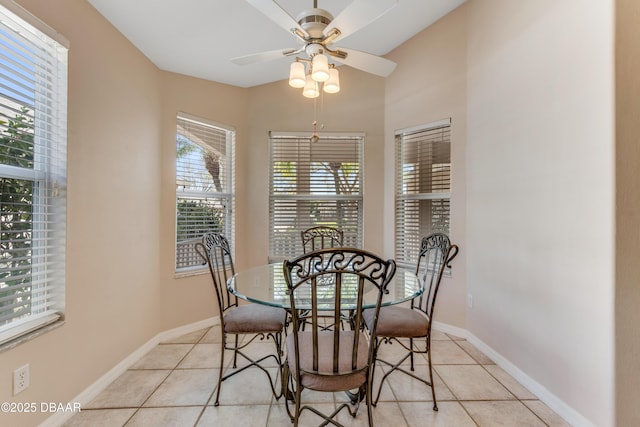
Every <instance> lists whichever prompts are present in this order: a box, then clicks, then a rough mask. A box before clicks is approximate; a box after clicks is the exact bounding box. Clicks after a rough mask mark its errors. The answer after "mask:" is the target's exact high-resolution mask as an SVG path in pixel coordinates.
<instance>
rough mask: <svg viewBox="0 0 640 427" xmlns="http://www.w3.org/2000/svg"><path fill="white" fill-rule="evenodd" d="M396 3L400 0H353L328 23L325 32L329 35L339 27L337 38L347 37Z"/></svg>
mask: <svg viewBox="0 0 640 427" xmlns="http://www.w3.org/2000/svg"><path fill="white" fill-rule="evenodd" d="M396 4H398V0H353V3H351V4H350V5H349V6H347V7H346V8H344V10H343V11H342V12H340V14H339V15H338V16H336V17H335V18H334V20H333V21H331V23H330V24H329V25H327V28H325V29H324V31H323V34H324V35H325V36H327V35H329V34H330V33H331V31H332V30H333V29H334V28H337V29H338V30H340V36H339V37H337V38H345V37H347V36H349V35H351V34H353V33H355V32H356V31H358V30H359V29H360V28H362V27H365V26H367V25H368V24H370V23H371V22H373V21H375V20H376V19H378V18H379V17H381V16H382V15H384V14H385V13H386V12H387V11H388V10H389V9H391V8H393V7H394V6H395V5H396ZM337 38H336V39H337ZM334 41H335V40H334Z"/></svg>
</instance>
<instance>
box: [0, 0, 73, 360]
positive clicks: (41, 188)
mask: <svg viewBox="0 0 640 427" xmlns="http://www.w3.org/2000/svg"><path fill="white" fill-rule="evenodd" d="M0 14H1V15H2V23H3V25H4V28H3V30H2V31H3V36H2V37H3V38H4V40H5V42H4V43H3V44H2V49H3V52H5V53H4V54H3V57H4V58H5V68H4V69H3V71H2V82H3V85H4V88H3V89H2V92H3V94H2V95H0V98H1V100H0V107H1V110H2V111H1V113H0V115H1V116H2V117H1V118H2V121H3V123H2V129H3V132H5V131H6V130H8V129H9V128H10V127H11V126H15V124H13V125H12V124H11V122H12V121H13V122H14V123H20V122H21V121H22V120H23V119H24V117H26V118H27V122H21V123H22V124H27V125H28V126H31V125H32V126H33V131H32V132H28V131H27V132H26V133H22V134H20V133H18V134H16V135H19V137H20V138H21V139H22V141H21V142H23V143H24V142H25V141H28V140H26V139H23V138H22V137H23V136H25V135H29V136H30V138H32V141H30V142H28V144H33V147H32V150H33V153H32V154H33V159H32V164H30V165H26V166H25V165H22V166H20V165H11V164H6V163H3V164H0V179H2V180H8V181H10V180H15V181H20V180H22V181H30V182H32V183H33V184H32V185H33V187H32V190H31V193H30V195H29V196H30V200H29V201H28V202H26V203H25V202H24V201H22V203H25V204H24V206H28V208H26V210H25V212H26V215H27V217H30V218H31V219H30V220H29V219H25V218H23V219H21V220H18V221H17V222H14V220H13V219H12V218H9V217H10V216H11V217H12V216H13V215H14V214H13V213H11V212H12V211H7V214H6V216H5V217H3V220H4V221H6V222H5V224H13V223H21V224H29V228H27V234H28V235H29V237H24V238H23V239H21V240H20V242H23V243H25V246H24V247H23V249H22V250H21V251H22V252H24V253H26V255H23V258H22V259H23V260H28V262H27V264H25V267H20V269H21V270H22V269H24V268H27V267H26V266H28V273H26V274H28V278H29V280H28V281H26V282H23V283H20V285H19V287H20V288H23V289H28V290H25V291H22V292H19V293H15V292H14V293H13V295H12V296H13V299H12V300H5V302H11V301H13V303H12V304H11V305H12V306H13V307H14V308H13V309H10V310H12V311H13V315H11V314H10V313H9V311H3V312H2V313H3V319H5V320H6V323H4V321H3V324H2V325H0V349H4V348H10V347H12V346H13V345H16V344H18V343H20V342H22V341H25V340H28V339H30V338H32V337H35V336H37V335H39V334H40V333H41V332H43V331H45V330H47V328H52V327H55V325H52V324H55V323H56V322H57V323H58V324H61V322H62V321H63V320H64V311H65V298H64V294H65V282H66V271H65V270H66V259H65V256H66V201H67V199H66V176H67V169H66V161H67V159H66V157H67V155H66V153H67V151H66V149H67V90H68V80H67V79H68V50H69V42H68V41H67V40H66V39H65V38H64V37H63V36H61V35H60V34H59V33H57V32H56V31H55V30H53V29H52V28H50V27H48V26H47V25H46V24H44V23H43V22H42V21H40V20H39V19H38V18H36V17H34V16H33V15H31V14H30V13H29V12H27V11H26V10H24V9H23V8H22V7H20V6H19V5H17V4H15V3H13V2H10V1H5V0H0ZM9 46H13V47H9ZM20 55H22V58H21V59H18V58H20ZM11 58H13V59H11ZM30 66H32V67H33V68H32V69H31V68H29V67H30ZM20 69H21V70H22V72H20V71H19V70H20ZM19 74H21V76H22V77H17V76H18V75H19ZM14 76H16V77H14ZM22 78H25V79H29V78H31V79H32V80H31V82H28V80H22V81H21V79H22ZM31 85H33V88H31ZM31 90H33V93H31ZM12 93H14V94H16V95H14V96H12ZM31 114H32V116H31ZM19 117H21V118H19ZM5 118H6V120H5ZM30 120H32V122H30ZM14 129H17V128H14ZM5 135H8V134H5ZM11 138H13V137H11ZM5 147H10V145H6V146H5ZM8 156H10V155H9V154H8ZM6 159H7V160H10V157H7V158H6ZM10 205H11V202H7V204H6V205H5V206H7V207H9V206H10ZM4 230H10V229H9V228H7V229H4ZM7 233H12V231H7ZM16 242H17V241H16ZM12 246H13V245H12ZM16 251H18V249H15V248H9V249H6V251H5V252H4V253H3V254H2V259H3V260H11V259H13V258H15V253H14V254H12V252H16ZM16 253H17V252H16ZM10 264H11V261H6V265H5V267H4V269H3V270H2V271H4V273H9V274H10V272H11V270H14V268H15V267H11V266H10ZM0 268H2V266H1V264H0ZM3 277H4V278H5V279H6V280H7V281H11V280H15V277H13V276H11V275H7V276H4V275H3ZM23 278H24V276H23ZM5 279H2V280H3V282H2V283H0V286H2V285H4V286H2V289H6V288H9V286H13V285H8V284H7V283H6V281H4V280H5ZM0 295H1V293H0ZM6 297H10V295H5V298H6ZM25 306H26V307H28V308H26V309H24V310H20V311H19V310H18V309H19V308H20V307H25Z"/></svg>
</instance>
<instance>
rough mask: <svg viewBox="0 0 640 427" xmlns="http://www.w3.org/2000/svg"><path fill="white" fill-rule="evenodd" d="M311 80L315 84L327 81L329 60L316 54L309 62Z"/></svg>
mask: <svg viewBox="0 0 640 427" xmlns="http://www.w3.org/2000/svg"><path fill="white" fill-rule="evenodd" d="M311 78H313V80H315V81H317V82H326V81H327V80H329V60H328V59H327V57H326V56H324V55H322V54H318V55H316V56H314V57H313V60H312V61H311Z"/></svg>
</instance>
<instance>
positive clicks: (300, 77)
mask: <svg viewBox="0 0 640 427" xmlns="http://www.w3.org/2000/svg"><path fill="white" fill-rule="evenodd" d="M306 80H307V78H306V76H305V73H304V64H303V63H302V62H297V61H296V62H293V63H292V64H291V68H290V69H289V86H291V87H297V88H301V87H304V85H305V83H306Z"/></svg>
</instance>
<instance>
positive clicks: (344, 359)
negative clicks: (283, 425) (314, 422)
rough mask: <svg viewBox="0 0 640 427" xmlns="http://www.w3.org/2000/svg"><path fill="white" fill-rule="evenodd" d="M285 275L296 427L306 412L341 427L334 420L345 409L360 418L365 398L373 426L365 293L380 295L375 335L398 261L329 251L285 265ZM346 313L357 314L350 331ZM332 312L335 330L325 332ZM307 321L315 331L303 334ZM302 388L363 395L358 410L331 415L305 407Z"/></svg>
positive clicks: (373, 323) (287, 365) (356, 251)
mask: <svg viewBox="0 0 640 427" xmlns="http://www.w3.org/2000/svg"><path fill="white" fill-rule="evenodd" d="M283 272H284V277H285V281H286V284H287V289H288V293H289V299H290V306H291V314H292V323H293V325H292V326H293V327H292V331H293V332H291V333H289V335H288V336H287V339H286V350H287V357H286V362H285V374H286V377H287V378H288V380H287V385H288V389H289V390H290V391H291V393H290V394H291V395H292V400H293V404H294V406H295V408H294V411H293V412H292V411H291V409H290V407H289V402H288V401H287V402H286V403H287V405H286V408H287V412H288V414H289V416H290V417H291V420H292V422H293V424H294V427H295V426H297V425H298V422H299V419H300V413H301V412H302V411H304V410H310V411H312V412H313V413H315V414H317V415H319V416H321V417H322V418H323V419H324V420H325V422H324V423H323V424H322V425H326V424H327V423H332V424H334V425H337V426H341V425H342V424H340V423H338V422H337V421H336V420H335V419H334V417H335V416H336V415H337V414H338V413H339V412H340V411H342V410H343V409H344V408H347V409H348V411H349V413H350V414H351V416H352V417H355V416H356V414H357V410H358V407H359V404H360V398H359V397H360V396H365V398H366V404H367V412H368V421H369V426H372V425H373V417H372V406H371V387H370V386H369V385H370V378H371V374H372V370H371V368H372V366H373V360H374V359H373V357H374V347H373V345H372V342H371V340H370V337H369V335H368V333H367V330H366V329H365V328H364V317H363V307H364V302H363V301H364V300H363V298H364V293H365V291H369V292H374V295H375V296H376V300H375V301H376V302H375V308H371V309H370V312H371V313H372V314H373V317H372V321H371V323H370V325H369V326H370V327H371V329H370V330H369V331H371V334H375V331H376V319H377V317H378V316H377V314H378V312H379V310H380V304H381V301H382V295H383V293H384V290H385V288H386V286H387V284H388V283H389V282H390V280H391V278H392V277H393V275H394V274H395V262H394V261H393V260H386V261H385V260H383V259H381V258H379V257H378V256H376V255H374V254H372V253H370V252H366V251H363V250H360V249H351V248H330V249H320V250H317V251H313V252H309V253H307V254H304V255H301V256H299V257H297V258H294V259H292V260H290V261H284V264H283ZM344 308H347V309H349V310H351V312H352V319H351V325H352V328H351V329H349V330H345V329H343V328H341V327H339V325H340V323H341V320H342V317H341V309H344ZM319 312H322V315H320V314H319ZM328 312H330V313H332V319H333V327H330V328H329V329H324V328H323V327H322V326H326V325H320V324H319V322H320V320H321V318H323V317H325V318H326V314H327V313H328ZM303 321H306V322H309V324H310V325H311V326H312V327H311V328H309V329H308V330H301V329H300V328H299V325H300V323H301V322H303ZM303 389H312V390H317V391H321V392H335V391H345V392H347V391H351V390H358V392H357V393H356V394H355V396H357V397H358V398H356V399H352V401H351V402H352V404H353V405H354V406H355V408H354V409H352V408H351V406H350V404H349V403H343V404H342V405H340V406H339V407H338V408H337V409H336V410H335V411H334V412H333V413H331V414H330V415H326V414H323V413H322V412H320V411H319V410H318V409H316V408H314V407H313V406H311V405H309V404H303V403H302V401H301V399H302V390H303Z"/></svg>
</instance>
